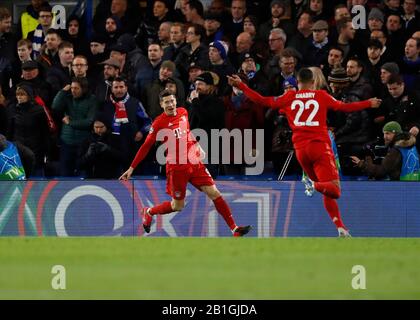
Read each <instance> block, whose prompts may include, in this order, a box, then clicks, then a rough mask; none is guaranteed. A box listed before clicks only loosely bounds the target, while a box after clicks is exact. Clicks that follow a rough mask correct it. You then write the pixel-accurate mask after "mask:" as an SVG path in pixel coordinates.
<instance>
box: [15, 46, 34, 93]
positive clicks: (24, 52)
mask: <svg viewBox="0 0 420 320" xmlns="http://www.w3.org/2000/svg"><path fill="white" fill-rule="evenodd" d="M31 53H32V43H31V41H29V40H28V39H21V40H19V41H18V43H17V54H18V59H16V60H15V63H13V64H12V84H13V86H16V85H17V84H18V83H19V82H20V81H21V79H22V72H21V69H22V64H23V63H24V62H26V61H31V60H32V58H31Z"/></svg>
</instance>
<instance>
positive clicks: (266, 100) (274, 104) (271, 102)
mask: <svg viewBox="0 0 420 320" xmlns="http://www.w3.org/2000/svg"><path fill="white" fill-rule="evenodd" d="M227 78H228V83H229V84H230V85H231V86H232V87H236V88H238V89H239V90H242V91H243V93H244V94H245V95H246V96H247V97H248V98H249V99H251V100H252V101H253V102H255V103H256V104H258V105H260V106H263V107H270V108H279V107H280V106H281V105H282V103H281V101H280V100H281V97H277V100H276V99H274V97H263V96H262V95H260V94H259V93H258V92H256V91H254V90H252V89H251V88H249V87H248V86H247V85H246V84H245V83H243V82H242V80H241V78H239V76H237V75H236V74H234V75H232V76H227Z"/></svg>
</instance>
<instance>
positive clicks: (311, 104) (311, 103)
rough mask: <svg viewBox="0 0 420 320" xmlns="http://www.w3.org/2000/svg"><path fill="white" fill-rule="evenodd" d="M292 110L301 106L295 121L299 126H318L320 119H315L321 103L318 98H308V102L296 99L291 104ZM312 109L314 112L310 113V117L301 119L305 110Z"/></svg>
mask: <svg viewBox="0 0 420 320" xmlns="http://www.w3.org/2000/svg"><path fill="white" fill-rule="evenodd" d="M291 108H292V110H295V109H296V108H299V110H298V111H297V113H296V116H295V120H294V121H293V123H294V124H295V126H297V127H305V126H306V127H318V126H319V121H313V120H314V118H315V116H316V114H317V113H318V110H319V103H318V101H316V100H308V101H306V102H303V101H301V100H295V101H293V103H292V106H291ZM309 109H312V112H311V113H310V115H309V117H308V119H306V121H301V119H300V118H301V117H302V114H303V112H304V111H305V110H309Z"/></svg>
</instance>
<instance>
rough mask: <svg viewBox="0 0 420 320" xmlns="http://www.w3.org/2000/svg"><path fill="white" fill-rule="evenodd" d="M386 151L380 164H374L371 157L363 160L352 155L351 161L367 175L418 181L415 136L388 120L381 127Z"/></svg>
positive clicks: (418, 172) (419, 171)
mask: <svg viewBox="0 0 420 320" xmlns="http://www.w3.org/2000/svg"><path fill="white" fill-rule="evenodd" d="M382 131H383V134H384V141H385V146H387V147H388V152H387V154H386V156H385V158H384V159H383V160H382V162H381V163H380V164H374V163H373V160H372V157H371V156H368V157H366V158H365V160H360V159H359V158H358V157H355V156H352V157H351V159H352V161H353V163H354V164H355V165H356V166H357V167H359V168H360V169H361V170H362V171H363V172H365V173H367V174H368V175H369V177H371V178H375V179H378V180H380V179H387V178H389V179H391V180H404V181H420V162H419V154H418V152H417V148H416V138H415V137H414V136H413V135H411V134H409V133H405V132H403V130H402V128H401V125H400V124H399V123H398V122H396V121H390V122H388V123H387V124H385V125H384V127H383V129H382Z"/></svg>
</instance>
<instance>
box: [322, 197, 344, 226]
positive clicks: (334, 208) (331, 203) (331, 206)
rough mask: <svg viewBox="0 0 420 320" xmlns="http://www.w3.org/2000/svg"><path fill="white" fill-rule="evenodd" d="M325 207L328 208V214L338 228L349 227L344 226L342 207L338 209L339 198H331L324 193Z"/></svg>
mask: <svg viewBox="0 0 420 320" xmlns="http://www.w3.org/2000/svg"><path fill="white" fill-rule="evenodd" d="M324 207H325V209H327V212H328V214H329V215H330V218H331V220H332V222H334V224H335V225H336V227H337V228H344V229H346V230H347V228H346V227H345V226H344V224H343V221H342V220H341V215H340V209H338V204H337V200H335V199H331V198H329V197H327V196H325V195H324Z"/></svg>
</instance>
